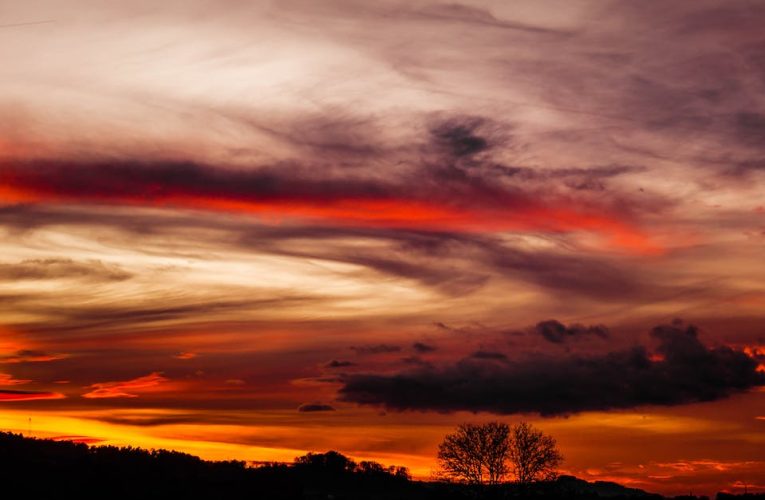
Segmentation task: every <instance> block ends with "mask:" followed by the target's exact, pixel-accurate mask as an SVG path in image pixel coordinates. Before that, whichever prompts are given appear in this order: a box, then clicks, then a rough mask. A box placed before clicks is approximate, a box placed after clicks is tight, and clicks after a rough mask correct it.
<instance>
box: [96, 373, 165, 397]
mask: <svg viewBox="0 0 765 500" xmlns="http://www.w3.org/2000/svg"><path fill="white" fill-rule="evenodd" d="M167 381H168V379H167V378H165V377H163V376H162V375H161V374H160V373H159V372H153V373H150V374H149V375H146V376H143V377H138V378H135V379H132V380H125V381H121V382H100V383H97V384H93V385H91V386H89V388H90V389H92V390H91V391H89V392H86V393H85V394H83V395H82V397H83V398H88V399H97V398H136V397H138V395H137V394H134V392H139V393H140V392H143V391H145V390H146V389H151V388H153V387H156V386H158V385H160V384H162V383H165V382H167Z"/></svg>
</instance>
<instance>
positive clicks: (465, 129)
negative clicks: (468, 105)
mask: <svg viewBox="0 0 765 500" xmlns="http://www.w3.org/2000/svg"><path fill="white" fill-rule="evenodd" d="M481 123H482V120H481V119H479V118H468V119H452V120H449V121H446V122H443V123H440V124H439V125H437V126H435V127H434V128H433V129H432V130H431V133H432V134H433V138H434V139H435V141H436V144H437V145H439V146H440V147H442V148H443V149H445V150H446V152H447V153H449V154H451V155H452V156H455V157H457V158H460V157H463V156H472V155H474V154H477V153H480V152H482V151H484V150H486V149H489V147H490V145H489V142H488V141H487V140H486V138H484V137H482V136H481V135H480V134H479V132H478V128H479V127H480V125H481Z"/></svg>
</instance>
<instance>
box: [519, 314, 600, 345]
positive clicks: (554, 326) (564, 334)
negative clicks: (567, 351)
mask: <svg viewBox="0 0 765 500" xmlns="http://www.w3.org/2000/svg"><path fill="white" fill-rule="evenodd" d="M534 331H535V332H536V333H538V334H539V335H541V336H542V337H544V338H545V340H547V341H548V342H552V343H554V344H562V343H564V342H566V341H567V340H569V339H574V338H581V337H583V336H585V335H595V336H597V337H600V338H607V337H608V336H609V331H608V328H607V327H606V326H604V325H593V326H589V327H586V326H584V325H580V324H572V325H569V326H566V325H564V324H563V323H561V322H560V321H557V320H554V319H550V320H547V321H540V322H539V323H537V325H536V327H534Z"/></svg>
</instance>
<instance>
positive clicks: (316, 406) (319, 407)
mask: <svg viewBox="0 0 765 500" xmlns="http://www.w3.org/2000/svg"><path fill="white" fill-rule="evenodd" d="M298 411H299V412H300V413H312V412H317V411H335V409H334V408H333V407H332V406H330V405H327V404H322V403H304V404H302V405H300V406H299V407H298Z"/></svg>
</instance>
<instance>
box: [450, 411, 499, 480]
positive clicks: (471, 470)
mask: <svg viewBox="0 0 765 500" xmlns="http://www.w3.org/2000/svg"><path fill="white" fill-rule="evenodd" d="M509 436H510V428H509V427H508V426H507V424H503V423H500V422H488V423H485V424H471V423H466V424H461V425H459V426H458V427H457V431H456V432H454V433H453V434H448V435H447V436H446V437H445V438H444V441H443V442H442V443H441V444H440V445H439V447H438V462H439V465H440V466H441V470H442V471H443V473H444V474H445V475H446V476H447V477H449V478H451V479H456V480H458V481H464V482H467V483H471V484H498V483H500V482H501V481H502V479H503V478H504V477H505V475H506V474H507V461H508V458H509V456H510V455H509V452H510V440H509Z"/></svg>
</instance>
